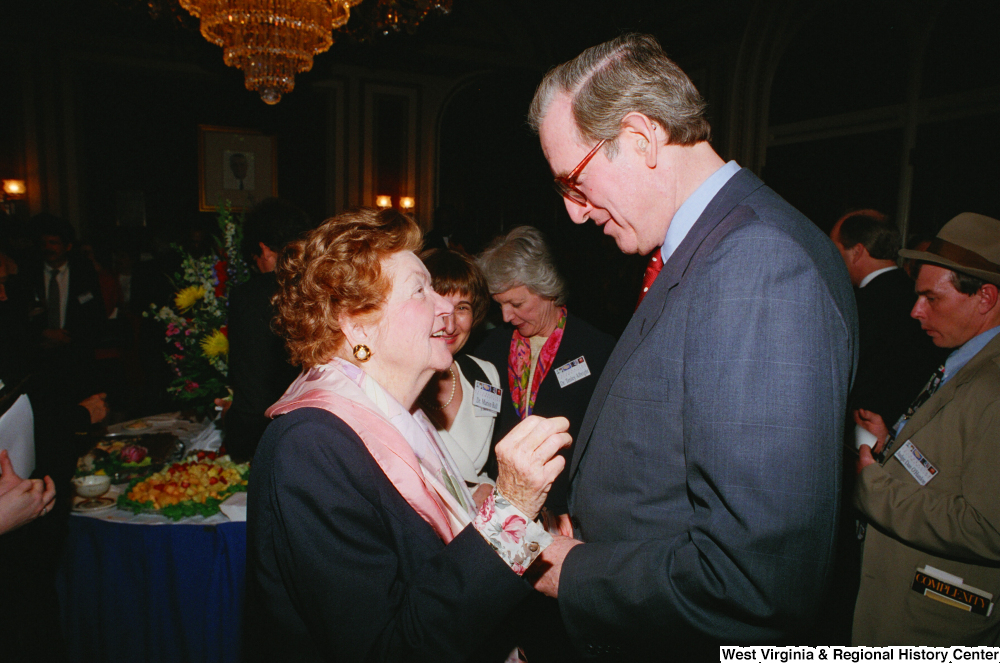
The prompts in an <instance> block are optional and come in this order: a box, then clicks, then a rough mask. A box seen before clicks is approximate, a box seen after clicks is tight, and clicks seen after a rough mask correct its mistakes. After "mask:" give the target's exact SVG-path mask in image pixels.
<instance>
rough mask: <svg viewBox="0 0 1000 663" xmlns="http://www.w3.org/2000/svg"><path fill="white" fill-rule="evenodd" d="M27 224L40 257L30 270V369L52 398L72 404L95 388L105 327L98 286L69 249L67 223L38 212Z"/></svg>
mask: <svg viewBox="0 0 1000 663" xmlns="http://www.w3.org/2000/svg"><path fill="white" fill-rule="evenodd" d="M32 223H33V224H34V226H35V227H36V228H37V231H38V237H39V249H40V251H41V255H42V259H43V262H42V264H41V265H38V266H36V267H35V268H34V269H33V270H32V271H31V278H32V290H33V294H34V307H33V308H32V310H31V313H30V315H31V326H32V335H33V338H34V343H35V367H34V370H35V371H36V375H38V376H39V378H40V379H41V380H42V382H43V384H44V385H45V387H44V388H45V389H46V390H48V391H49V392H50V393H51V394H52V395H54V396H57V397H59V398H60V399H62V400H67V401H72V402H76V401H78V400H80V399H81V398H83V397H85V396H87V395H89V394H93V393H94V392H96V391H98V389H99V387H100V385H98V383H97V370H96V362H95V358H94V350H95V348H96V343H97V339H98V338H100V336H101V333H102V331H103V328H104V323H105V313H104V301H103V300H102V299H101V288H100V285H99V283H98V280H97V274H96V272H95V271H94V268H93V266H92V265H91V264H90V262H89V261H87V260H86V259H82V258H80V257H79V256H77V255H76V254H75V252H74V251H73V248H74V244H75V242H76V232H75V231H74V229H73V226H72V225H70V223H69V222H68V221H66V220H65V219H61V218H59V217H57V216H53V215H51V214H45V213H43V214H37V215H35V217H34V218H33V219H32Z"/></svg>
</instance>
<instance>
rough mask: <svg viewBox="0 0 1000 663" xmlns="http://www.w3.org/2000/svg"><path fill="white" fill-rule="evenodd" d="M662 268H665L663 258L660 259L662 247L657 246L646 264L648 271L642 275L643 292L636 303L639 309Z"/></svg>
mask: <svg viewBox="0 0 1000 663" xmlns="http://www.w3.org/2000/svg"><path fill="white" fill-rule="evenodd" d="M661 269H663V260H661V259H660V247H656V250H655V251H653V256H652V257H651V258H650V259H649V264H648V265H646V273H645V274H643V275H642V292H640V293H639V301H637V302H636V303H635V307H636V308H637V309H638V308H639V304H641V303H642V299H643V297H645V296H646V293H647V292H649V289H650V288H652V287H653V281H655V280H656V275H657V274H659V273H660V270H661Z"/></svg>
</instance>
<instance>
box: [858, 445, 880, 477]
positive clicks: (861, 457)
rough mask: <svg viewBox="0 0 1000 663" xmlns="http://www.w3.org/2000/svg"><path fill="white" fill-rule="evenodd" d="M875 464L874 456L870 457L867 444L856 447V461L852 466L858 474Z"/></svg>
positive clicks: (870, 449) (870, 452)
mask: <svg viewBox="0 0 1000 663" xmlns="http://www.w3.org/2000/svg"><path fill="white" fill-rule="evenodd" d="M874 464H875V456H873V455H872V448H871V447H869V446H868V445H867V444H862V445H861V446H860V447H858V460H857V463H856V464H855V465H854V469H855V471H856V472H857V473H858V474H861V470H863V469H865V468H866V467H868V466H869V465H874Z"/></svg>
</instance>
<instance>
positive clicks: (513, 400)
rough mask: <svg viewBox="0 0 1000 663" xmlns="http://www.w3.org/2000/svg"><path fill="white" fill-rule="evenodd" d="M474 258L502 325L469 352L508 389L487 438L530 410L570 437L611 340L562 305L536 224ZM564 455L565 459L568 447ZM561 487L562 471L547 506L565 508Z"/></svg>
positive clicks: (558, 280) (560, 284) (562, 292)
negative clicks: (558, 421) (563, 421)
mask: <svg viewBox="0 0 1000 663" xmlns="http://www.w3.org/2000/svg"><path fill="white" fill-rule="evenodd" d="M478 263H479V266H480V267H481V268H482V270H483V273H484V274H485V275H486V281H487V283H488V284H489V289H490V294H491V295H492V296H493V300H494V301H496V302H497V303H498V304H499V305H500V309H501V311H502V312H503V321H504V322H505V323H507V324H505V325H504V326H502V327H500V328H498V329H495V330H493V332H491V333H490V335H489V336H488V337H487V338H486V339H485V340H484V341H483V343H482V344H481V345H480V346H479V347H478V348H476V351H475V354H476V356H477V357H481V358H483V359H485V360H487V361H490V362H492V363H493V364H494V365H496V366H505V367H506V368H507V380H506V382H507V384H506V385H505V386H506V387H507V390H506V392H505V393H504V394H503V398H502V408H501V411H500V416H499V418H498V420H497V425H496V427H495V429H494V433H493V439H494V440H498V439H500V438H501V437H503V435H505V434H506V433H507V432H508V431H509V430H511V428H513V427H514V425H515V424H517V422H519V421H521V420H522V419H524V418H525V417H527V416H528V415H531V414H537V415H540V416H562V417H566V418H567V419H569V424H570V428H569V432H570V435H572V436H573V439H574V441H575V440H576V436H577V433H578V432H579V431H580V425H581V424H582V423H583V416H584V414H585V413H586V411H587V404H588V403H589V402H590V396H591V394H592V393H593V391H594V387H595V386H596V385H597V379H598V378H599V377H600V375H601V371H602V370H603V369H604V364H605V363H606V362H607V360H608V356H609V355H610V354H611V350H612V349H613V348H614V345H615V341H614V339H613V338H612V337H611V336H609V335H607V334H605V333H604V332H601V331H598V330H597V329H595V328H594V327H592V326H591V325H590V324H588V323H586V322H584V321H583V320H581V319H580V318H577V317H576V316H574V315H573V314H571V313H569V312H568V311H567V310H566V305H565V302H566V298H567V292H566V284H565V281H564V280H563V278H562V276H561V275H560V274H559V272H558V270H557V269H556V267H555V263H554V261H553V259H552V253H551V251H550V250H549V247H548V245H547V244H546V242H545V238H544V236H543V235H542V233H541V231H539V230H538V229H536V228H532V227H530V226H520V227H517V228H514V229H513V230H511V231H510V232H509V233H508V234H507V235H505V236H503V237H499V238H497V239H495V240H494V241H493V242H492V243H491V244H490V245H489V246H488V247H487V248H486V250H485V251H483V253H482V254H481V255H480V256H479V260H478ZM563 453H564V454H565V455H566V457H567V461H568V460H569V453H568V451H567V450H564V452H563ZM491 465H492V464H491ZM491 465H487V469H488V470H490V469H491ZM567 467H568V462H567ZM567 487H568V480H567V476H566V472H565V471H564V472H563V474H562V475H561V476H560V477H559V478H558V479H556V481H555V483H554V484H553V485H552V490H551V492H550V493H549V497H548V499H547V500H546V503H545V506H546V508H547V509H548V510H549V511H551V512H553V513H554V514H557V515H562V514H565V513H566V491H567ZM562 520H563V524H562V526H561V528H562V530H563V533H564V534H571V531H570V530H569V529H568V523H567V522H565V521H566V520H567V519H562Z"/></svg>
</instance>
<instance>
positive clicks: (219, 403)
mask: <svg viewBox="0 0 1000 663" xmlns="http://www.w3.org/2000/svg"><path fill="white" fill-rule="evenodd" d="M232 405H233V397H232V396H226V397H225V398H216V399H215V407H216V408H218V409H219V412H221V415H220V416H221V417H222V418H223V419H225V418H226V413H228V412H229V408H230V407H232Z"/></svg>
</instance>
